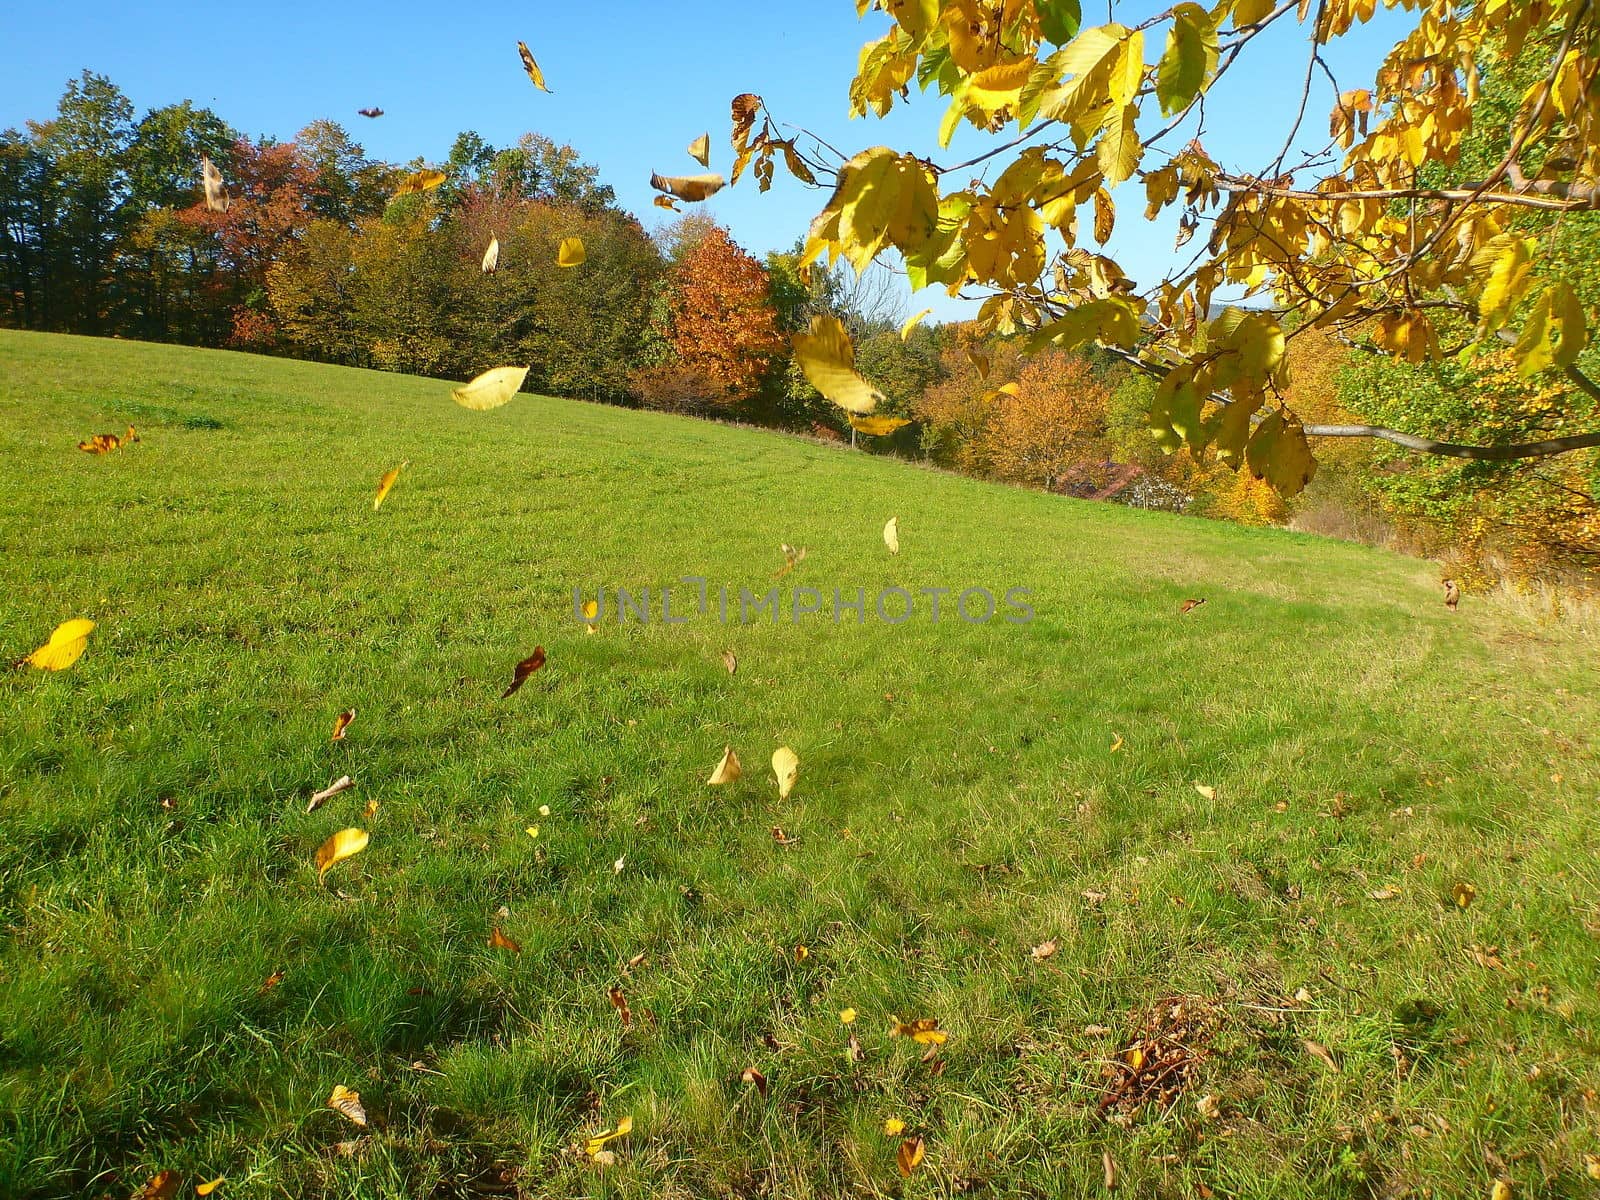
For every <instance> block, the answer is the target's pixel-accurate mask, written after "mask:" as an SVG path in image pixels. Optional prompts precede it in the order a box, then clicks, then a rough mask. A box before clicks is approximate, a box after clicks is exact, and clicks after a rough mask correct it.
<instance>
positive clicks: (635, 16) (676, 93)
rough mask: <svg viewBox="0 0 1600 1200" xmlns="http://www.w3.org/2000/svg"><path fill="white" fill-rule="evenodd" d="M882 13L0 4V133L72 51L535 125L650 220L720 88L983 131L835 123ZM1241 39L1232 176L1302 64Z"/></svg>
mask: <svg viewBox="0 0 1600 1200" xmlns="http://www.w3.org/2000/svg"><path fill="white" fill-rule="evenodd" d="M1167 6H1168V5H1167V4H1166V3H1164V2H1162V0H1137V2H1135V0H1128V2H1125V3H1124V2H1114V3H1111V4H1109V5H1107V4H1106V3H1105V0H1085V9H1086V14H1085V16H1086V20H1089V21H1102V20H1105V19H1107V9H1109V11H1110V14H1111V16H1112V17H1114V19H1116V20H1120V21H1122V22H1124V23H1126V24H1135V23H1137V22H1139V21H1141V20H1143V19H1145V18H1147V17H1149V16H1151V15H1153V14H1155V13H1157V12H1160V11H1163V10H1164V9H1165V8H1166V7H1167ZM1403 20H1404V18H1403V17H1396V16H1394V15H1393V14H1389V13H1380V14H1379V16H1378V18H1377V19H1376V20H1374V22H1373V23H1372V25H1371V26H1369V27H1365V28H1361V29H1358V30H1357V31H1355V32H1353V33H1352V34H1351V35H1349V36H1348V37H1346V38H1344V39H1341V40H1340V42H1338V43H1336V44H1335V45H1333V46H1332V47H1329V48H1328V50H1327V52H1326V54H1325V57H1326V58H1327V59H1328V61H1329V62H1330V64H1331V65H1332V67H1333V69H1334V71H1335V74H1336V75H1337V76H1338V78H1339V80H1340V83H1341V85H1342V86H1343V87H1346V88H1349V87H1361V86H1368V85H1370V83H1371V80H1372V75H1373V71H1374V69H1375V68H1376V66H1377V64H1378V62H1379V60H1380V58H1381V55H1382V53H1383V51H1384V50H1385V49H1386V48H1387V47H1388V46H1389V45H1391V44H1392V43H1393V42H1394V40H1395V38H1396V37H1397V36H1398V33H1399V32H1400V30H1401V29H1402V22H1403ZM1280 24H1281V23H1280ZM884 28H886V19H885V18H884V17H883V16H882V15H881V14H869V15H868V17H867V18H866V19H864V20H857V18H856V16H855V5H854V2H853V0H787V2H784V0H775V2H774V3H770V4H759V3H744V4H734V3H728V2H726V0H722V2H714V0H679V2H673V0H649V2H637V0H611V2H610V3H607V4H604V5H600V4H593V3H585V2H583V0H578V2H577V3H574V2H572V0H566V2H564V3H561V4H551V3H527V2H524V3H516V4H510V3H496V2H493V0H474V2H472V3H465V4H448V3H447V4H440V3H437V2H434V3H418V2H415V0H389V2H387V3H366V2H356V3H351V2H348V0H337V2H333V0H324V2H322V3H312V2H309V0H279V2H277V3H274V4H272V5H267V6H263V5H248V4H229V3H208V4H199V3H178V2H175V0H136V2H130V0H78V2H76V3H72V4H55V3H45V2H42V0H33V2H27V3H25V2H24V0H6V2H4V3H0V46H3V47H5V48H6V49H5V50H4V51H3V59H4V63H5V69H4V70H3V71H0V127H5V126H13V125H15V126H20V125H21V124H22V123H23V122H24V121H26V120H27V119H29V118H43V117H47V116H49V115H50V114H51V113H52V112H53V111H54V109H55V104H56V101H57V100H58V99H59V97H60V94H61V91H62V88H63V86H64V85H65V83H66V81H67V80H68V79H69V78H71V77H73V76H76V75H77V74H78V72H79V71H80V70H82V69H83V68H84V67H89V68H91V69H93V70H95V71H99V72H101V73H103V74H106V75H109V76H110V77H111V78H112V79H113V80H115V81H116V83H117V84H118V85H119V86H120V87H121V88H122V89H123V91H125V92H126V93H127V94H128V96H129V97H130V98H131V99H132V101H133V102H134V105H135V106H136V108H137V109H138V110H139V111H140V112H143V111H144V110H145V109H146V108H150V107H154V106H158V105H161V104H166V103H171V102H174V101H178V100H183V99H190V100H193V101H194V102H195V103H196V104H200V105H205V106H209V107H211V108H213V109H214V110H216V112H217V113H218V114H219V115H220V116H221V117H223V118H224V119H225V120H227V121H228V122H229V123H230V124H232V125H233V126H234V127H235V128H237V129H240V130H242V131H244V132H246V133H248V134H250V135H252V136H258V135H262V134H270V135H274V136H277V137H280V138H289V137H292V136H293V135H294V133H295V132H296V131H297V130H298V129H300V128H301V127H302V126H304V125H305V124H307V123H308V122H310V121H312V120H314V119H316V118H319V117H331V118H333V119H336V120H339V121H341V122H342V123H343V124H345V126H346V127H347V128H348V129H349V130H350V131H351V132H352V134H353V135H354V136H355V137H356V138H357V139H358V140H359V141H360V142H361V143H362V144H363V145H364V146H365V147H366V149H367V151H368V152H369V153H371V154H373V155H375V156H378V157H382V158H386V159H391V160H394V161H405V160H408V159H410V158H412V157H414V156H417V155H423V156H425V157H427V158H429V159H432V160H437V159H442V158H443V157H444V155H445V154H446V153H447V151H448V150H449V147H450V143H451V142H452V141H453V139H454V137H455V135H456V134H457V133H458V132H459V131H461V130H463V129H475V130H477V131H478V132H479V133H480V134H482V135H483V136H484V137H485V138H486V139H487V140H488V141H490V142H491V143H493V144H494V145H496V146H503V145H507V144H510V143H513V142H515V140H516V139H517V137H518V135H520V134H521V133H523V132H524V131H527V130H536V131H538V132H540V133H543V134H546V135H547V136H549V137H552V138H554V139H556V140H557V141H561V142H570V143H571V144H572V145H574V146H575V147H577V149H578V150H579V152H580V153H581V154H582V155H583V157H584V158H585V159H587V160H588V161H590V162H593V163H596V164H598V165H599V167H600V169H601V175H602V178H603V179H604V180H605V181H606V182H607V183H610V184H611V185H612V186H613V187H614V188H615V189H616V191H617V195H618V197H619V199H620V200H621V202H622V203H623V204H624V205H625V206H626V207H628V208H629V209H631V210H632V211H633V212H635V213H637V214H639V215H640V217H641V219H642V220H643V221H644V222H645V224H646V225H647V226H653V225H655V224H657V223H659V221H660V220H661V219H665V218H666V216H667V214H663V213H662V212H661V210H659V209H655V208H652V207H651V205H650V198H651V196H652V194H653V193H652V192H651V190H650V187H649V177H650V172H651V171H652V170H659V171H662V172H664V173H679V174H682V173H693V172H695V171H698V170H700V168H699V166H698V164H696V163H695V162H694V161H693V160H692V159H691V158H689V156H688V155H687V154H686V153H685V151H684V147H685V146H686V145H687V144H688V142H689V141H690V140H691V139H692V138H694V137H695V136H696V135H698V134H700V133H702V132H706V131H709V132H710V134H711V144H712V155H713V157H712V161H711V166H712V169H713V170H718V171H722V172H724V173H726V171H727V170H728V167H729V159H730V157H731V151H730V150H729V147H728V102H729V100H730V99H731V98H732V97H733V96H734V95H735V94H737V93H739V92H745V91H750V92H756V93H758V94H759V95H761V96H763V97H764V98H765V99H766V100H767V102H768V105H769V106H770V107H771V109H772V110H773V112H774V113H775V114H776V115H777V116H778V117H779V118H780V119H781V120H786V121H792V122H794V123H795V124H798V125H804V126H806V127H807V128H809V129H812V130H814V131H815V132H817V133H818V134H820V135H821V136H822V137H824V138H825V139H827V140H828V141H829V142H831V143H832V144H833V145H835V146H837V147H838V148H839V149H841V150H843V151H845V152H846V153H853V152H854V151H856V150H860V149H862V148H865V147H867V146H871V145H879V144H883V145H890V146H894V147H895V148H897V149H904V150H913V151H916V152H918V153H922V154H927V155H929V156H931V157H932V158H933V159H934V161H936V162H942V163H955V162H960V161H963V160H965V159H967V158H970V157H971V156H972V155H973V154H975V153H978V152H980V151H982V150H983V149H985V148H986V147H987V146H988V145H989V144H991V143H990V141H989V139H988V138H987V137H986V135H984V134H981V133H979V132H978V131H976V130H973V129H971V128H970V127H967V126H965V125H963V127H962V130H961V131H960V132H959V133H958V134H957V135H956V138H955V140H954V141H953V142H952V144H951V146H950V148H949V149H948V150H947V151H941V150H939V148H938V145H937V136H936V135H937V129H938V125H939V119H940V117H941V116H942V114H943V109H944V104H943V102H942V100H941V98H940V97H938V96H937V95H936V94H932V93H929V94H923V93H919V92H917V91H916V90H915V88H913V90H912V96H911V101H910V103H909V104H907V105H897V106H896V108H895V110H894V111H893V112H892V113H891V114H890V116H889V117H888V118H887V119H885V120H878V119H876V118H872V117H868V118H862V119H857V120H854V121H852V120H850V119H849V100H848V94H847V93H848V85H849V81H850V78H851V76H852V75H853V74H854V71H855V64H856V56H857V53H858V51H859V50H860V47H861V45H862V44H863V43H864V42H865V41H867V40H869V39H871V38H874V37H876V36H878V35H879V33H880V32H881V31H882V30H883V29H884ZM518 39H521V40H524V41H526V42H527V43H528V45H529V47H530V48H531V49H532V50H533V52H534V55H535V56H536V57H537V58H538V60H539V64H540V66H541V67H543V69H544V72H545V77H546V80H547V81H548V83H549V85H550V86H551V88H553V89H554V94H553V95H545V94H544V93H541V92H539V91H537V90H536V89H534V88H533V86H532V85H531V84H530V83H529V82H528V80H527V77H526V76H525V75H523V74H522V71H521V68H520V65H519V64H518V61H517V50H516V43H517V41H518ZM1159 49H1160V47H1159V45H1147V48H1146V57H1147V58H1148V59H1152V60H1153V58H1154V57H1155V55H1156V54H1158V53H1159ZM1250 50H1251V51H1252V53H1249V54H1247V55H1246V56H1243V57H1241V59H1240V61H1239V64H1238V66H1236V67H1235V68H1234V70H1233V72H1231V73H1230V75H1229V76H1228V77H1227V78H1226V79H1225V80H1224V81H1223V83H1222V84H1220V85H1219V86H1218V88H1217V89H1216V90H1215V92H1214V93H1213V94H1212V95H1211V96H1210V97H1209V98H1208V102H1207V127H1206V131H1205V136H1204V139H1203V140H1204V144H1205V146H1206V149H1207V150H1208V151H1210V153H1211V154H1212V155H1213V156H1215V157H1216V158H1218V159H1219V160H1220V161H1222V162H1223V164H1224V165H1225V166H1230V167H1236V168H1239V169H1243V170H1249V169H1252V168H1256V169H1259V168H1261V167H1263V166H1265V165H1266V163H1268V162H1270V161H1271V159H1272V158H1273V156H1274V155H1276V153H1277V150H1278V148H1279V146H1281V144H1282V141H1283V138H1284V136H1285V134H1286V132H1287V130H1288V127H1289V123H1290V121H1291V119H1292V115H1293V110H1294V107H1295V105H1296V103H1297V102H1298V97H1299V93H1300V86H1301V81H1302V76H1303V73H1304V70H1305V53H1304V42H1303V40H1302V34H1301V31H1300V30H1299V29H1298V28H1284V29H1281V30H1279V29H1274V30H1270V31H1269V32H1268V33H1267V34H1265V35H1263V36H1261V37H1260V38H1258V39H1256V41H1255V42H1254V43H1252V45H1251V47H1250ZM1332 103H1333V97H1332V91H1331V88H1330V87H1329V85H1328V83H1327V81H1326V80H1325V79H1323V78H1321V77H1320V75H1319V77H1318V78H1317V80H1316V81H1315V87H1314V89H1313V92H1312V98H1311V104H1310V107H1309V110H1308V114H1307V119H1306V127H1307V134H1308V136H1304V137H1302V139H1301V140H1302V142H1303V143H1304V144H1306V145H1310V144H1312V142H1313V141H1315V140H1316V139H1317V138H1318V137H1319V135H1320V137H1322V138H1324V139H1325V136H1326V130H1327V114H1328V112H1329V110H1330V109H1331V107H1332ZM372 105H376V106H378V107H380V108H382V109H383V110H384V112H385V115H384V116H383V117H382V118H380V119H378V120H376V121H369V120H365V119H363V118H362V117H359V116H357V115H356V109H358V108H363V107H367V106H372ZM1183 140H1184V139H1181V138H1180V139H1175V140H1174V143H1173V144H1174V146H1181V145H1182V143H1183ZM1000 161H1001V162H1002V163H1003V162H1004V161H1006V160H1005V159H1001V160H1000ZM960 182H963V183H964V182H965V181H964V180H962V181H960ZM947 186H951V185H947ZM825 199H826V193H825V192H822V191H817V190H813V189H808V188H805V187H802V186H800V185H799V184H798V183H796V182H795V181H793V180H792V179H787V178H785V177H784V175H783V173H782V171H781V170H780V172H779V178H778V181H777V182H776V183H775V184H774V186H773V189H772V190H771V191H770V192H767V193H766V194H764V195H763V194H760V193H758V192H757V191H756V188H755V184H754V181H753V180H751V179H749V178H746V179H742V180H741V181H740V183H739V185H738V187H736V188H730V189H724V190H723V191H722V192H721V193H720V194H719V195H717V196H715V197H713V198H712V199H711V200H710V201H708V202H707V204H706V206H705V207H706V208H707V209H708V210H709V211H710V212H711V214H712V215H714V216H715V217H716V218H717V219H718V220H720V221H722V222H724V223H725V224H727V225H728V226H729V227H730V228H731V229H732V230H733V234H734V237H735V238H736V239H737V240H738V241H739V242H740V244H742V245H744V246H745V247H746V248H748V249H750V250H752V251H753V252H756V253H765V252H766V251H768V250H771V249H781V248H786V247H788V246H789V245H791V244H792V243H793V242H794V240H795V238H796V237H798V236H799V235H800V234H802V233H803V232H804V230H805V228H806V225H807V224H808V223H809V221H810V219H811V217H812V216H813V215H814V214H815V213H816V211H817V209H818V208H820V207H821V205H822V203H823V202H824V200H825ZM1117 202H1118V211H1119V216H1120V219H1119V221H1118V227H1117V232H1116V234H1115V236H1114V237H1113V239H1112V242H1111V252H1112V253H1113V254H1114V255H1116V256H1117V257H1118V258H1119V260H1120V261H1121V262H1122V263H1123V266H1124V268H1125V269H1126V270H1127V271H1128V273H1129V274H1130V275H1131V276H1132V277H1133V278H1134V279H1135V280H1137V281H1138V282H1139V283H1140V284H1141V285H1147V284H1149V283H1151V282H1154V281H1155V280H1156V279H1158V278H1160V276H1161V275H1162V274H1163V273H1164V271H1165V270H1166V269H1167V268H1168V267H1169V265H1170V264H1171V263H1172V261H1173V254H1172V242H1173V231H1174V228H1175V218H1172V219H1169V220H1165V221H1162V222H1159V223H1157V224H1154V225H1151V224H1147V223H1145V222H1144V220H1143V219H1142V213H1143V207H1144V204H1143V199H1142V188H1140V187H1139V186H1138V185H1137V183H1136V182H1135V183H1134V184H1131V185H1124V187H1123V189H1121V191H1120V192H1119V194H1118V196H1117ZM930 305H931V306H933V307H934V309H935V312H936V314H937V315H938V316H939V317H959V316H964V315H970V312H971V310H972V308H973V306H972V305H969V304H964V303H962V302H960V301H954V300H949V299H946V298H945V296H944V292H943V289H937V288H935V289H928V290H927V291H925V292H923V293H921V294H919V295H918V296H916V297H914V298H911V297H908V299H907V306H908V307H907V311H908V312H909V311H914V310H915V309H917V308H923V307H927V306H930Z"/></svg>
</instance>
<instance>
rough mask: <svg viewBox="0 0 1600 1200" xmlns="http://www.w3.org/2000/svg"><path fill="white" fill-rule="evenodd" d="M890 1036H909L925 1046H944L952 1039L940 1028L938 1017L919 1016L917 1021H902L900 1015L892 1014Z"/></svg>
mask: <svg viewBox="0 0 1600 1200" xmlns="http://www.w3.org/2000/svg"><path fill="white" fill-rule="evenodd" d="M889 1036H890V1037H908V1038H910V1039H911V1040H912V1041H914V1042H919V1043H921V1044H922V1045H924V1046H942V1045H944V1044H945V1042H947V1041H949V1040H950V1035H949V1034H947V1033H945V1032H944V1030H942V1029H940V1028H939V1019H938V1018H937V1017H919V1018H917V1019H916V1020H915V1021H902V1020H901V1019H900V1018H899V1017H896V1016H891V1017H890V1018H889Z"/></svg>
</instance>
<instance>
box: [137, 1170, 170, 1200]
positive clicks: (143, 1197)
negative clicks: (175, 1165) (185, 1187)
mask: <svg viewBox="0 0 1600 1200" xmlns="http://www.w3.org/2000/svg"><path fill="white" fill-rule="evenodd" d="M178 1182H179V1179H178V1173H177V1172H176V1171H157V1172H156V1173H155V1174H154V1175H152V1176H150V1181H149V1182H148V1183H146V1184H145V1185H144V1186H143V1187H142V1188H140V1189H139V1190H138V1191H137V1192H135V1193H134V1194H133V1200H172V1197H173V1196H176V1195H177V1194H178Z"/></svg>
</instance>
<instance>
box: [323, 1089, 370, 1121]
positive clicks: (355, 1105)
mask: <svg viewBox="0 0 1600 1200" xmlns="http://www.w3.org/2000/svg"><path fill="white" fill-rule="evenodd" d="M328 1107H329V1108H331V1109H333V1111H334V1112H337V1113H343V1114H344V1115H345V1116H347V1117H349V1118H350V1119H351V1120H352V1121H354V1122H355V1123H356V1124H357V1125H365V1124H366V1123H367V1110H366V1109H364V1108H362V1107H361V1093H360V1092H353V1091H351V1090H350V1089H349V1088H347V1087H345V1086H344V1084H342V1083H341V1084H337V1085H335V1087H334V1089H333V1095H331V1096H329V1097H328Z"/></svg>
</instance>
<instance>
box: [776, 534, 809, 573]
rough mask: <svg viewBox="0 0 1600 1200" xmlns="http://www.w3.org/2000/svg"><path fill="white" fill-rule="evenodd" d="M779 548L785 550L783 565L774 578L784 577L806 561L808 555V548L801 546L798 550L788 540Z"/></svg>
mask: <svg viewBox="0 0 1600 1200" xmlns="http://www.w3.org/2000/svg"><path fill="white" fill-rule="evenodd" d="M778 549H780V550H782V551H783V566H782V567H781V568H780V569H779V570H778V573H777V574H776V575H774V576H773V578H774V579H782V578H783V577H784V576H785V575H787V574H788V573H789V572H790V571H792V570H794V569H795V567H797V566H799V565H800V564H801V563H802V562H804V561H805V557H806V550H805V547H804V546H801V547H800V548H799V549H798V550H797V549H795V548H794V547H793V546H791V545H789V543H788V542H785V543H783V545H781V546H779V547H778Z"/></svg>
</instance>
